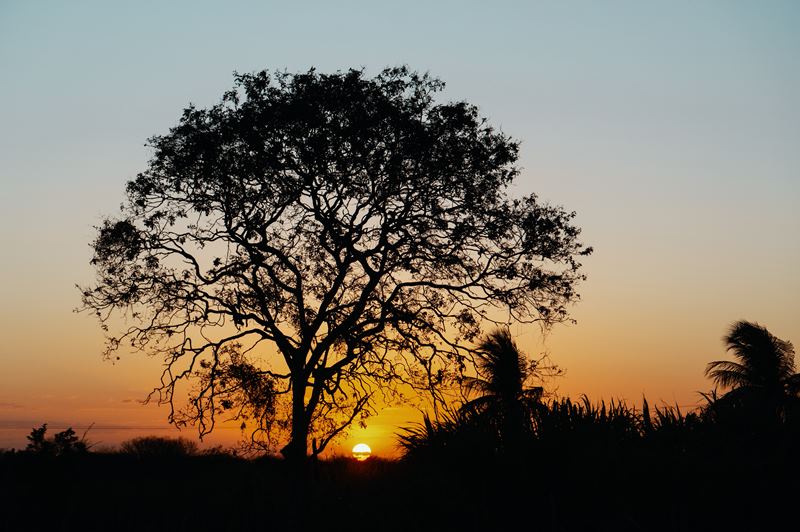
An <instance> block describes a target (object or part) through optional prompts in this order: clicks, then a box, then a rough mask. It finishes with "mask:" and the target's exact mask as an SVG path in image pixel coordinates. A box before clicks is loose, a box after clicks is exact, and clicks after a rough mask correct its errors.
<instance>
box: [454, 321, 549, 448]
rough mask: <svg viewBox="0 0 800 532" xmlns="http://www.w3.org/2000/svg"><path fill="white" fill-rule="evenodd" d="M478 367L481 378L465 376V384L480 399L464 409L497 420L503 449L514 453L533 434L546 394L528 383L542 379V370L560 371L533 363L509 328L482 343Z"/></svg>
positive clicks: (478, 355) (489, 335)
mask: <svg viewBox="0 0 800 532" xmlns="http://www.w3.org/2000/svg"><path fill="white" fill-rule="evenodd" d="M476 365H477V368H476V369H477V372H478V376H477V377H465V378H464V385H465V387H466V389H467V391H468V392H477V393H478V394H479V396H478V397H476V398H474V399H472V400H470V401H468V402H466V403H465V404H464V406H463V407H462V408H463V409H464V410H466V411H467V412H472V413H478V414H483V415H487V416H489V417H491V418H493V422H494V423H496V424H497V427H498V429H499V436H500V440H501V442H502V444H503V446H504V447H505V448H506V449H511V450H513V448H514V447H515V446H516V445H517V444H519V443H520V442H521V440H522V437H523V436H524V434H525V433H526V432H528V433H530V429H531V427H530V421H531V419H532V414H533V408H534V406H535V405H537V404H538V403H539V402H540V401H541V398H542V394H543V391H544V390H543V388H542V387H541V386H533V387H529V386H526V384H527V382H528V381H529V380H530V379H531V378H533V377H542V376H543V375H542V374H541V373H542V371H544V372H545V373H546V374H548V375H554V374H557V373H558V368H555V367H553V366H548V367H539V363H538V362H536V361H529V360H528V358H527V357H526V356H525V354H524V353H523V352H522V351H520V349H519V347H517V344H516V342H515V341H514V339H513V338H512V337H511V333H510V332H509V330H508V329H507V328H499V329H496V330H494V331H493V332H491V333H489V334H487V335H486V336H485V337H484V338H483V339H482V340H481V342H480V344H479V345H478V348H477V360H476ZM526 424H527V425H528V426H527V427H526Z"/></svg>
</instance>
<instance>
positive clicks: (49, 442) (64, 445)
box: [25, 423, 89, 456]
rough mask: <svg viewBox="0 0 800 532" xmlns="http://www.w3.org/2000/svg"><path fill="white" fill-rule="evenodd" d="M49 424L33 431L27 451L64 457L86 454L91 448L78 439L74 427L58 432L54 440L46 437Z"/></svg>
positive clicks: (29, 436) (29, 437)
mask: <svg viewBox="0 0 800 532" xmlns="http://www.w3.org/2000/svg"><path fill="white" fill-rule="evenodd" d="M46 434H47V423H44V424H42V426H41V427H39V428H38V429H37V428H34V429H31V433H30V434H29V435H28V436H27V438H28V446H27V447H26V448H25V451H27V452H29V453H35V454H43V455H53V456H64V455H69V454H77V453H85V452H87V451H88V449H89V447H88V445H87V444H86V442H85V441H84V440H83V438H78V436H77V434H75V431H74V430H72V427H69V428H67V429H66V430H63V431H61V432H57V433H56V434H55V435H54V436H53V438H52V439H48V438H47V437H46Z"/></svg>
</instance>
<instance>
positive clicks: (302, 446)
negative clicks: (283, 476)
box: [281, 379, 308, 463]
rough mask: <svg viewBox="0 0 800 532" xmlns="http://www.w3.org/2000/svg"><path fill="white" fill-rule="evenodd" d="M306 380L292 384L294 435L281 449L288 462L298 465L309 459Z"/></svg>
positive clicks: (292, 434)
mask: <svg viewBox="0 0 800 532" xmlns="http://www.w3.org/2000/svg"><path fill="white" fill-rule="evenodd" d="M303 381H304V379H296V380H295V379H293V382H292V433H291V436H290V438H291V439H290V440H289V443H287V444H286V446H285V447H284V448H283V449H281V454H282V455H283V457H284V458H285V459H287V460H290V461H292V462H297V463H303V462H305V460H306V458H307V457H308V420H307V419H306V405H305V391H306V386H305V385H306V383H305V382H303Z"/></svg>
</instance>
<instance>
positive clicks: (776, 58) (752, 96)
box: [0, 0, 800, 454]
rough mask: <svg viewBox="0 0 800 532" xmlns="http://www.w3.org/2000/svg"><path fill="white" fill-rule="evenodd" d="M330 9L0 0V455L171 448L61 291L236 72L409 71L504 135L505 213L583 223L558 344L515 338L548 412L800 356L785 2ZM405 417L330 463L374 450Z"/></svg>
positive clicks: (795, 109) (797, 6) (794, 88)
mask: <svg viewBox="0 0 800 532" xmlns="http://www.w3.org/2000/svg"><path fill="white" fill-rule="evenodd" d="M167 4H169V5H167ZM333 4H334V3H333V2H317V3H312V2H300V1H298V2H286V1H283V2H266V1H264V2H238V3H237V2H225V3H221V2H218V3H211V2H208V3H206V2H197V1H193V2H144V1H141V2H127V3H122V2H118V3H115V2H105V1H104V2H100V1H98V2H89V1H78V2H24V1H13V0H5V1H3V2H2V3H0V100H1V101H2V102H3V105H2V106H0V253H1V254H2V260H0V278H1V279H2V280H1V281H0V303H2V305H0V338H2V341H1V342H0V447H12V446H16V447H19V446H22V445H24V436H25V434H26V433H27V432H28V430H29V428H30V427H31V426H34V425H39V424H41V423H44V422H48V423H50V424H51V425H53V426H58V427H64V426H68V425H74V426H87V425H88V424H90V423H93V422H94V423H96V427H97V429H96V430H95V432H94V433H90V438H89V439H90V440H91V439H94V440H95V441H97V440H102V441H104V442H106V443H109V444H110V443H116V442H118V441H119V438H120V437H121V436H120V435H119V434H122V433H121V432H118V433H114V434H113V435H112V432H113V431H111V430H110V429H111V428H114V427H116V428H121V427H129V428H130V430H127V432H124V437H131V436H134V435H138V434H140V433H141V434H146V433H151V432H155V431H156V430H163V429H164V427H165V425H166V424H165V418H166V411H165V410H164V409H158V408H156V407H153V406H149V407H144V406H141V405H140V404H139V403H138V401H139V400H141V399H142V398H143V397H144V396H145V395H146V393H147V392H148V391H149V390H150V389H151V388H152V387H153V386H154V385H155V384H156V383H157V381H158V376H159V373H160V369H159V364H160V363H159V361H158V360H152V359H146V358H144V357H141V356H123V357H122V359H121V360H120V361H118V362H116V363H115V364H112V363H110V362H104V361H103V360H102V359H101V350H102V344H103V340H102V334H101V331H100V329H99V327H98V324H97V323H96V321H95V320H94V319H93V317H92V316H91V315H86V314H75V313H74V312H73V309H74V308H75V307H77V306H78V304H79V293H78V291H77V289H76V288H75V286H74V285H75V284H76V283H77V284H88V283H90V282H91V281H92V279H93V272H92V269H91V267H90V266H89V259H90V258H91V251H90V249H89V246H88V244H89V242H90V241H91V240H92V239H93V232H94V231H93V228H92V227H93V225H96V224H97V223H98V222H99V220H100V219H101V217H102V216H103V215H107V214H114V213H115V212H116V211H117V208H118V205H119V204H120V202H121V201H122V200H123V191H124V184H125V181H126V180H127V179H129V178H131V177H133V176H134V175H135V174H136V173H137V172H138V171H141V170H142V169H144V167H145V164H146V162H147V160H148V159H149V156H150V152H149V151H148V149H147V148H146V147H144V142H145V140H146V139H147V138H148V137H150V136H151V135H153V134H157V133H164V132H166V131H167V129H168V128H169V127H170V126H171V125H174V124H175V123H176V122H177V120H178V118H179V116H180V113H181V110H182V109H183V108H184V107H185V106H186V105H187V104H189V103H190V102H193V103H195V104H197V105H198V106H208V105H212V104H213V103H215V102H217V101H218V99H219V97H220V96H221V94H222V93H223V91H225V90H226V89H229V88H230V87H231V86H232V82H233V81H232V73H233V71H240V72H248V71H254V70H260V69H263V68H268V69H271V70H274V69H281V70H282V69H287V70H289V71H302V70H307V69H308V68H310V67H317V68H318V69H319V70H320V71H323V72H327V71H334V70H337V69H347V68H349V67H365V68H366V70H367V72H368V73H370V74H374V73H377V72H378V71H379V70H380V69H382V68H383V67H385V66H394V65H400V64H407V65H408V66H409V67H411V68H412V69H415V70H418V71H427V72H430V73H431V74H433V75H435V76H437V77H440V78H441V79H442V80H444V81H445V82H446V83H447V88H446V90H445V91H444V94H443V95H442V97H441V98H442V99H443V100H450V99H453V100H461V99H463V100H467V101H469V102H470V103H474V104H476V105H478V106H479V108H480V110H481V113H482V114H483V115H484V116H486V117H488V118H489V119H490V121H491V123H492V124H494V125H496V126H498V127H500V128H501V129H502V130H503V131H504V132H505V133H507V134H509V135H511V136H513V137H515V138H517V139H520V140H521V141H522V148H521V158H520V166H521V167H522V173H521V175H520V177H519V178H518V181H517V184H516V187H515V189H514V190H512V194H527V193H530V192H536V193H537V194H539V196H540V197H541V198H543V199H546V200H549V201H550V202H552V203H555V204H560V205H563V206H565V207H566V208H567V209H568V210H575V211H577V213H578V214H577V217H576V223H577V224H578V225H579V226H580V227H582V228H583V240H584V241H585V242H586V243H587V244H590V245H592V246H593V247H594V248H595V254H594V255H592V256H591V257H589V258H587V259H586V260H585V261H584V266H585V273H586V274H587V275H588V281H586V283H584V284H583V285H582V286H581V289H580V293H581V295H582V300H581V301H580V302H579V303H578V304H577V305H576V306H575V307H574V309H573V313H572V315H573V317H574V318H575V319H576V320H577V321H578V324H577V325H569V326H568V325H563V326H558V327H556V328H555V329H554V330H552V331H551V332H550V333H549V334H548V335H547V336H546V337H544V338H543V337H542V335H541V333H540V331H539V330H538V328H536V327H535V326H525V327H515V328H513V329H512V332H513V333H514V334H515V335H516V336H517V339H518V342H519V344H520V345H521V346H522V347H523V348H524V350H526V351H527V352H528V353H529V354H530V355H531V356H538V355H539V354H541V353H543V352H546V353H548V354H549V356H550V358H551V360H552V361H553V362H555V363H556V364H558V365H560V366H561V367H563V368H564V369H565V370H566V375H565V376H564V377H562V378H560V379H558V380H556V381H553V382H552V383H551V387H552V388H553V389H557V392H558V393H559V394H561V395H572V396H577V395H579V394H581V393H587V394H588V395H589V396H590V397H591V398H592V399H600V398H606V399H609V398H612V397H614V398H624V399H627V400H629V401H634V402H639V401H640V400H641V397H642V396H643V395H646V396H647V398H648V400H649V401H650V402H651V403H655V404H660V403H661V402H665V403H669V404H672V405H675V404H677V405H680V406H682V407H683V408H686V409H689V408H691V407H692V406H693V405H697V404H699V402H700V401H699V400H700V396H699V395H698V393H697V392H698V391H705V390H708V389H709V388H710V383H709V381H708V380H706V379H705V378H704V377H703V369H704V367H705V365H706V363H707V362H708V361H710V360H715V359H720V358H725V356H726V355H725V352H724V349H723V345H722V342H721V337H722V335H723V334H724V333H725V331H726V328H727V327H728V326H729V324H730V323H731V322H732V321H734V320H739V319H746V320H751V321H757V322H759V323H760V324H762V325H765V326H766V327H768V328H769V330H770V331H771V332H772V333H773V334H775V335H776V336H778V337H779V338H782V339H787V340H791V341H794V342H795V344H797V343H800V319H798V318H800V276H799V275H798V273H799V272H800V238H798V234H800V212H798V204H800V96H798V95H800V32H798V27H800V2H796V1H786V2H781V1H768V2H736V1H719V2H712V1H707V2H678V1H672V2H661V3H657V2H639V1H630V2H623V1H610V2H589V1H587V2H555V1H553V2H492V3H489V2H471V3H470V2H464V1H458V2H456V1H453V2H434V1H431V0H428V1H425V2H411V1H407V2H385V3H382V2H374V1H371V2H366V1H365V2H341V3H336V4H338V5H336V6H334V5H333ZM413 415H414V413H413V411H409V410H407V409H402V408H394V409H391V410H388V411H386V412H385V413H384V414H383V415H381V416H380V417H378V418H376V419H375V420H374V422H373V423H372V424H371V425H370V426H369V428H367V429H359V430H357V431H355V433H354V434H353V435H352V436H351V437H350V439H348V440H347V441H346V442H345V446H351V445H352V443H355V442H356V441H365V442H366V443H368V444H370V445H371V446H372V448H373V450H374V451H376V452H378V453H383V454H389V453H390V452H391V451H390V447H391V445H392V441H393V440H392V438H393V437H392V433H393V432H394V431H395V430H396V429H395V427H396V425H397V424H398V423H403V422H405V421H407V420H408V419H409V418H410V417H413ZM103 430H106V431H107V432H105V433H104V432H103ZM91 434H95V436H94V437H92V436H91ZM104 434H105V435H104ZM184 435H185V436H193V434H192V433H191V431H189V432H184ZM237 436H238V431H236V430H232V429H228V430H223V431H220V433H219V434H218V435H216V436H214V437H213V438H212V439H211V441H212V443H214V442H217V443H224V444H229V443H233V441H234V440H235V438H236V437H237Z"/></svg>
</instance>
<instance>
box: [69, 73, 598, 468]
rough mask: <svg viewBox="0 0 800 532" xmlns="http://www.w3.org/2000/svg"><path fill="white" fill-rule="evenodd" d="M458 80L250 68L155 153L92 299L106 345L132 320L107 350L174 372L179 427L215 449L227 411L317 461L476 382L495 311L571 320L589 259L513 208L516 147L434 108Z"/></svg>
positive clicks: (569, 233)
mask: <svg viewBox="0 0 800 532" xmlns="http://www.w3.org/2000/svg"><path fill="white" fill-rule="evenodd" d="M443 86H444V84H443V83H442V82H441V81H439V80H437V79H433V78H430V77H428V76H427V75H418V74H416V73H412V72H409V71H408V70H407V69H406V68H392V69H387V70H384V71H383V72H381V73H380V74H379V75H377V76H376V77H373V78H367V77H366V76H365V75H364V72H363V71H360V70H350V71H347V72H337V73H334V74H330V75H326V74H319V73H317V72H316V71H314V70H311V71H309V72H306V73H301V74H289V73H278V74H268V73H267V72H266V71H264V72H259V73H255V74H244V75H237V76H236V85H235V87H234V89H233V90H231V91H228V92H226V93H225V95H224V96H223V98H222V101H221V103H219V104H218V105H215V106H213V107H211V108H209V109H198V108H195V107H193V106H192V107H189V108H187V109H186V110H185V111H184V113H183V116H182V118H181V120H180V123H179V124H178V125H177V126H175V127H174V128H172V129H171V130H170V131H169V133H167V134H166V135H161V136H156V137H153V138H152V139H151V140H150V145H151V146H152V147H153V148H154V150H155V155H154V157H153V159H152V160H151V161H150V164H149V167H148V168H147V169H146V170H145V171H144V172H142V173H141V174H139V175H138V176H137V177H136V178H135V179H134V180H132V181H130V182H129V183H128V185H127V196H128V197H127V202H126V203H125V204H124V205H123V207H122V213H121V215H120V216H119V217H118V218H112V219H107V220H105V221H104V222H103V223H102V225H101V226H100V227H99V228H98V233H97V238H96V240H95V241H94V242H93V244H92V246H93V248H94V258H93V259H92V264H93V265H94V267H95V268H96V271H97V283H96V284H95V285H94V286H92V287H87V288H83V289H82V295H83V304H84V308H85V309H89V310H92V311H94V312H96V313H97V316H98V317H99V319H100V321H101V323H102V325H103V327H104V328H106V330H107V328H108V325H110V323H111V321H110V320H111V316H112V315H114V314H115V313H119V314H121V315H124V316H126V317H128V318H130V321H129V322H128V323H129V324H130V325H129V326H128V328H125V329H123V330H121V331H120V332H119V333H118V334H110V335H109V337H108V349H107V351H106V354H107V355H109V356H110V355H112V354H113V353H114V352H115V351H117V350H118V349H120V347H122V346H128V345H131V346H133V348H136V349H141V350H143V351H147V352H150V353H153V354H157V355H160V356H161V357H163V358H164V360H165V362H166V369H165V370H164V372H163V375H162V381H161V385H160V386H159V387H158V388H157V389H156V390H155V391H154V394H153V396H152V397H154V398H156V399H157V400H158V401H160V402H162V403H168V404H170V406H171V414H170V420H171V421H173V422H176V423H185V422H195V423H197V425H198V427H199V430H200V433H201V434H205V433H208V432H209V431H211V430H212V429H213V427H214V423H215V419H216V417H217V416H218V415H220V414H221V412H223V411H227V412H228V415H231V414H232V415H233V416H234V417H239V418H242V419H244V420H245V421H247V422H248V423H255V426H256V428H257V432H256V433H255V434H254V437H257V436H259V434H261V435H267V436H270V435H272V436H273V437H274V436H275V435H276V434H282V431H283V430H284V428H285V429H286V431H287V434H285V437H287V438H288V440H289V443H288V444H287V445H286V446H285V447H284V448H283V453H284V455H286V456H287V457H298V458H299V457H305V456H306V454H307V453H308V451H309V449H308V447H309V443H310V444H311V452H312V454H315V455H316V454H318V453H320V452H322V450H323V449H325V447H326V445H327V444H328V443H329V442H330V441H331V439H332V438H333V437H335V436H336V435H337V434H340V433H341V432H342V431H343V430H345V429H346V428H347V427H348V425H350V424H351V423H352V422H353V421H355V420H360V419H362V418H363V416H365V415H367V414H368V413H369V412H370V409H371V408H372V405H373V402H374V401H375V400H376V398H377V397H380V396H381V394H384V397H385V396H386V394H389V395H390V396H391V394H392V393H394V392H395V391H396V390H397V388H396V385H398V384H399V383H404V384H407V385H411V386H415V387H418V388H420V389H426V390H431V391H434V392H435V391H436V389H437V388H438V387H439V386H440V385H441V384H442V383H444V382H445V381H447V380H448V378H450V376H453V375H455V374H457V373H458V372H459V371H463V370H464V368H465V367H468V366H469V364H470V357H471V354H470V350H469V345H470V342H472V341H473V339H474V338H476V337H477V336H478V335H479V333H480V330H481V327H482V326H483V325H485V324H487V323H489V324H497V323H499V320H500V318H495V316H500V315H502V316H505V317H506V318H504V319H503V320H502V321H503V322H506V321H508V320H517V321H521V322H533V321H539V322H541V323H543V324H544V325H550V324H552V323H556V322H560V321H563V320H566V319H568V316H567V310H566V309H567V305H568V304H569V303H570V302H572V301H574V300H575V299H576V297H577V295H576V291H575V288H576V284H577V283H578V282H579V281H580V280H582V279H583V275H582V274H581V273H580V271H579V267H580V264H579V263H578V262H577V259H578V257H579V256H581V255H586V254H588V253H590V252H591V249H590V248H586V247H584V246H583V245H582V244H581V243H580V242H579V241H578V236H579V232H580V231H579V229H578V228H576V227H575V226H574V225H572V223H571V221H572V218H573V216H574V213H569V212H565V211H564V210H563V209H561V208H560V207H554V206H550V205H547V204H543V203H542V202H540V201H539V200H538V199H537V197H536V196H535V195H530V196H527V197H524V198H519V199H509V198H508V197H507V195H506V190H507V188H508V186H509V184H510V183H511V182H512V180H513V179H514V177H515V176H516V175H517V173H518V171H517V169H516V167H515V166H514V163H515V162H516V160H517V152H518V143H517V142H516V141H514V140H512V139H510V138H509V137H507V136H506V135H504V134H502V133H500V132H497V131H495V130H494V129H492V128H491V127H490V126H489V125H488V124H487V122H486V120H485V119H482V118H480V117H479V115H478V112H477V109H476V108H475V107H474V106H472V105H469V104H467V103H464V102H456V103H446V104H437V103H435V102H434V99H433V97H434V95H435V93H437V92H438V91H440V90H441V89H442V88H443ZM498 309H500V310H502V313H500V312H497V310H498ZM262 344H264V345H262ZM265 346H271V349H273V350H274V351H277V357H275V358H273V359H270V358H269V356H268V355H269V353H270V351H269V350H265ZM184 379H192V380H193V381H194V383H195V386H194V389H193V392H192V395H191V397H190V408H189V409H187V410H181V409H180V408H176V406H175V392H176V385H177V384H178V383H179V382H181V381H182V380H184ZM309 440H310V441H309ZM269 441H271V440H269Z"/></svg>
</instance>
